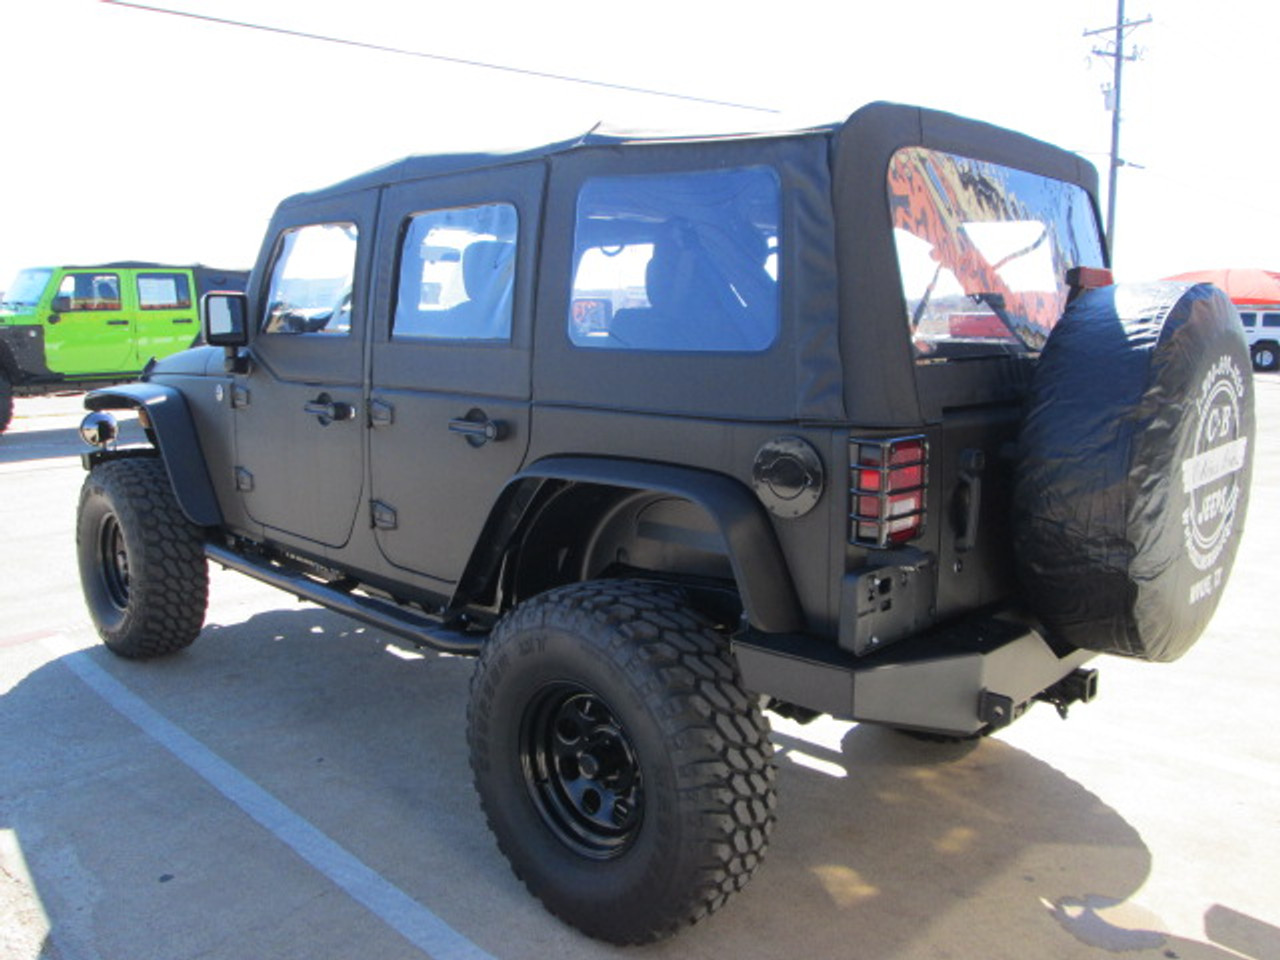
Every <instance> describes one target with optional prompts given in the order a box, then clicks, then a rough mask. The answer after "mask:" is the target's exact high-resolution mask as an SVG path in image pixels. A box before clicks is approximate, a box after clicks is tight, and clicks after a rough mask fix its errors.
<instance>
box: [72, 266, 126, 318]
mask: <svg viewBox="0 0 1280 960" xmlns="http://www.w3.org/2000/svg"><path fill="white" fill-rule="evenodd" d="M58 299H59V300H63V299H65V301H66V307H65V308H64V309H66V310H119V309H120V275H119V274H116V273H68V274H67V275H66V276H65V277H63V278H62V283H61V285H60V286H59V287H58Z"/></svg>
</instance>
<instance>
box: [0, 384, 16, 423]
mask: <svg viewBox="0 0 1280 960" xmlns="http://www.w3.org/2000/svg"><path fill="white" fill-rule="evenodd" d="M12 422H13V384H12V383H11V382H10V381H9V377H8V376H7V375H6V374H5V372H4V371H3V370H0V433H4V432H5V431H6V430H8V429H9V424H10V423H12Z"/></svg>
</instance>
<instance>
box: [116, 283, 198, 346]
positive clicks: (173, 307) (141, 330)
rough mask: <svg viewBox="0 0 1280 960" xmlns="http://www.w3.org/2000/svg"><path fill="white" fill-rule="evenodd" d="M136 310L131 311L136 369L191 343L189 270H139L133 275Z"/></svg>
mask: <svg viewBox="0 0 1280 960" xmlns="http://www.w3.org/2000/svg"><path fill="white" fill-rule="evenodd" d="M132 280H133V287H134V292H135V294H136V297H137V303H138V310H137V313H136V314H135V320H134V323H135V328H136V330H137V336H136V338H135V342H136V344H137V348H136V350H135V352H134V360H135V362H136V364H137V366H138V368H139V369H141V368H142V367H143V366H145V365H146V363H147V361H149V360H151V359H152V358H153V357H157V358H158V357H167V356H169V354H171V353H177V352H178V351H179V350H185V349H187V348H188V347H190V346H192V344H194V343H195V340H196V335H197V334H198V333H199V332H200V325H199V323H198V322H197V321H196V302H195V294H194V291H193V289H192V282H191V271H189V270H139V271H137V272H136V273H134V274H133V277H132Z"/></svg>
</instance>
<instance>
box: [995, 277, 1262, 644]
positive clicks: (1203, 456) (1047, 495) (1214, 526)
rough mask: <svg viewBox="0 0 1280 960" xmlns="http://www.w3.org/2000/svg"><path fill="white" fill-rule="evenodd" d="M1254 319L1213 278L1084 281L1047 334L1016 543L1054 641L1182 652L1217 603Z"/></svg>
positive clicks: (1238, 495)
mask: <svg viewBox="0 0 1280 960" xmlns="http://www.w3.org/2000/svg"><path fill="white" fill-rule="evenodd" d="M1253 436H1254V417H1253V380H1252V374H1251V373H1250V357H1249V347H1248V344H1247V343H1246V341H1245V336H1244V330H1243V328H1242V327H1241V325H1240V320H1239V318H1238V316H1237V315H1236V312H1235V310H1234V308H1233V307H1232V306H1231V303H1230V301H1228V300H1227V297H1226V295H1225V294H1223V293H1222V291H1220V290H1218V289H1217V288H1216V287H1213V286H1211V285H1208V284H1200V285H1196V286H1189V285H1187V284H1180V283H1151V284H1133V285H1129V284H1125V285H1118V286H1113V287H1107V288H1103V289H1100V290H1092V291H1089V292H1086V293H1085V294H1083V295H1081V296H1080V297H1079V298H1077V299H1076V300H1075V301H1074V302H1073V303H1072V304H1071V305H1070V306H1069V307H1068V308H1067V311H1066V313H1065V314H1064V316H1063V317H1062V319H1061V321H1060V322H1059V323H1058V325H1057V326H1056V327H1055V328H1054V331H1053V334H1052V335H1051V336H1050V337H1049V340H1048V343H1047V344H1046V345H1045V348H1044V352H1043V353H1042V355H1041V358H1040V362H1039V365H1038V367H1037V369H1036V372H1035V375H1034V377H1033V379H1032V387H1031V395H1030V402H1029V406H1028V412H1027V416H1026V419H1025V421H1024V423H1023V427H1022V432H1021V436H1020V439H1019V462H1018V475H1017V485H1016V490H1015V494H1014V531H1015V532H1014V547H1015V551H1016V554H1017V558H1018V567H1019V575H1020V577H1021V579H1022V582H1023V586H1024V588H1025V598H1026V601H1027V602H1028V604H1029V605H1030V606H1031V607H1032V609H1033V610H1034V611H1035V613H1036V614H1037V615H1038V616H1039V617H1040V618H1041V620H1042V621H1043V622H1044V625H1045V627H1046V629H1047V631H1048V633H1049V637H1050V639H1051V640H1052V641H1053V642H1054V643H1055V644H1056V645H1058V646H1061V647H1078V648H1083V649H1089V650H1098V651H1100V652H1104V653H1116V654H1122V655H1125V656H1132V657H1138V658H1141V659H1145V660H1159V661H1168V660H1174V659H1176V658H1178V657H1179V656H1181V655H1182V654H1183V653H1185V652H1186V651H1187V650H1188V649H1189V648H1190V647H1191V645H1192V644H1194V643H1195V641H1196V639H1197V638H1198V637H1199V636H1200V633H1201V632H1202V631H1203V630H1204V628H1205V626H1206V624H1207V623H1208V622H1209V618H1210V617H1211V616H1212V615H1213V612H1214V610H1215V608H1216V607H1217V605H1218V600H1219V598H1220V597H1221V595H1222V589H1223V586H1224V585H1225V583H1226V579H1227V575H1228V573H1229V572H1230V570H1231V565H1232V563H1233V561H1234V559H1235V554H1236V549H1237V547H1238V546H1239V542H1240V536H1241V531H1242V528H1243V524H1244V517H1245V508H1246V506H1247V502H1248V496H1249V481H1250V475H1251V472H1252V463H1253Z"/></svg>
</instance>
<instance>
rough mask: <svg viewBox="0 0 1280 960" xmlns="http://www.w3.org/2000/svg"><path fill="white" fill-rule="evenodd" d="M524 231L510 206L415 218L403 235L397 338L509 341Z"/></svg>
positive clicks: (394, 330) (493, 205)
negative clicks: (519, 244)
mask: <svg viewBox="0 0 1280 960" xmlns="http://www.w3.org/2000/svg"><path fill="white" fill-rule="evenodd" d="M518 226H519V219H518V215H517V213H516V208H515V207H514V206H512V205H511V204H509V203H489V204H482V205H480V206H475V207H455V208H452V209H446V210H432V211H428V212H426V213H418V214H414V215H413V216H412V217H410V218H409V219H408V221H407V222H406V223H405V226H404V229H403V230H402V237H403V240H402V243H401V247H400V279H399V283H398V287H397V294H396V313H395V318H394V320H393V322H392V327H391V333H392V336H394V337H409V338H414V339H420V338H425V339H442V340H507V339H509V338H510V336H511V309H512V293H513V291H514V289H515V263H516V259H515V252H516V234H517V229H518Z"/></svg>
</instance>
